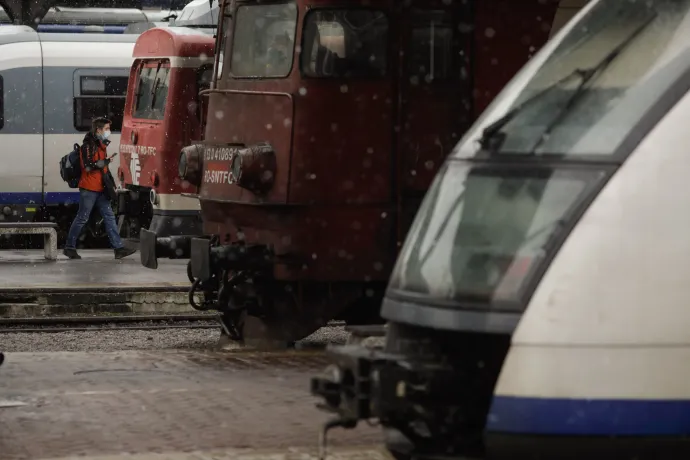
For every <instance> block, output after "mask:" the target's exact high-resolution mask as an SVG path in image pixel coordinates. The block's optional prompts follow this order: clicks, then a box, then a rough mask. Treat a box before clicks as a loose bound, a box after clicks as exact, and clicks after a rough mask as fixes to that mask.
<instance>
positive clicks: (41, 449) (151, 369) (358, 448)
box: [0, 350, 388, 460]
mask: <svg viewBox="0 0 690 460" xmlns="http://www.w3.org/2000/svg"><path fill="white" fill-rule="evenodd" d="M327 363H328V360H327V358H326V356H325V355H324V354H323V353H322V352H317V351H301V352H300V351H283V352H274V353H256V352H247V351H237V352H234V353H227V352H224V353H221V352H215V351H203V350H199V351H196V350H194V351H171V350H156V351H120V352H66V353H65V352H54V353H7V354H6V361H5V363H4V364H3V366H2V368H0V452H1V453H2V454H1V455H0V458H2V459H3V460H24V459H46V460H47V459H53V460H57V459H67V458H80V459H94V460H96V459H98V460H125V459H128V460H154V459H155V460H162V459H169V460H187V459H196V460H201V459H211V458H214V459H237V460H264V459H265V460H269V459H270V460H283V459H284V460H293V459H294V460H297V459H300V460H310V459H312V458H313V459H316V452H317V447H318V446H317V439H318V432H319V429H320V426H321V425H322V423H323V422H325V421H326V420H327V419H328V417H329V416H328V415H327V414H324V413H323V412H321V411H319V410H318V409H317V408H316V403H317V402H318V401H317V400H316V398H314V397H313V396H311V395H310V393H309V376H310V375H313V374H314V373H316V372H319V371H321V370H323V368H324V367H325V365H326V364H327ZM381 441H382V439H381V434H380V429H379V428H376V427H370V426H368V425H366V424H362V426H360V427H358V428H357V429H356V430H338V429H335V430H332V432H331V433H330V434H329V453H332V455H329V457H330V459H333V460H335V459H340V460H355V459H357V460H364V459H367V460H379V459H381V460H383V459H386V458H388V457H387V456H386V454H384V453H383V451H382V450H380V449H379V446H380V445H381Z"/></svg>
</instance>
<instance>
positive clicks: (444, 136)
mask: <svg viewBox="0 0 690 460" xmlns="http://www.w3.org/2000/svg"><path fill="white" fill-rule="evenodd" d="M467 3H468V2H465V4H462V5H461V4H460V2H456V3H451V2H446V1H428V0H425V1H413V2H407V3H406V4H405V6H403V7H402V10H401V11H400V14H401V16H400V20H401V28H400V30H401V53H400V65H399V69H400V75H399V97H400V98H399V101H400V108H399V120H398V124H397V126H396V130H397V132H398V133H399V134H398V155H399V160H398V164H399V168H400V169H399V174H400V176H399V177H398V181H399V186H398V200H399V203H398V205H399V212H400V213H401V219H400V221H399V233H398V239H399V241H402V240H403V238H404V236H405V234H406V233H407V230H408V228H409V226H410V225H411V223H412V220H413V219H414V215H415V213H416V211H417V208H418V207H419V204H420V203H421V200H422V198H423V197H424V194H425V193H426V191H427V189H428V188H429V185H430V184H431V181H432V180H433V178H434V176H435V175H436V172H437V171H438V168H439V167H440V166H441V164H442V163H443V161H444V160H445V157H446V155H448V153H450V151H451V150H452V148H453V147H454V146H455V144H456V143H457V142H458V140H459V139H460V137H461V136H462V134H463V133H464V132H465V130H466V129H467V128H468V127H469V125H470V123H471V122H472V113H471V110H472V105H471V102H470V101H471V98H472V79H471V77H470V75H471V71H470V67H469V62H470V53H471V46H472V41H471V34H470V33H466V32H465V33H463V31H462V28H461V27H459V26H460V25H461V24H463V22H465V23H471V11H470V7H469V6H467Z"/></svg>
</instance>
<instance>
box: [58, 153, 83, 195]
mask: <svg viewBox="0 0 690 460" xmlns="http://www.w3.org/2000/svg"><path fill="white" fill-rule="evenodd" d="M80 156H81V147H80V146H79V144H74V147H73V150H72V151H71V152H70V153H68V154H67V155H65V156H64V157H62V159H61V160H60V177H62V180H64V181H65V182H67V185H69V188H77V187H79V179H80V178H81V161H80Z"/></svg>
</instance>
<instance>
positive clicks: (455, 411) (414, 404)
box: [313, 0, 690, 460]
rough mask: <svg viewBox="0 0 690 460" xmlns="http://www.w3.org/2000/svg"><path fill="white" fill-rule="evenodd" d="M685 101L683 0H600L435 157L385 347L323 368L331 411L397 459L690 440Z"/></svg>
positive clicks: (687, 71)
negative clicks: (381, 440) (376, 433)
mask: <svg viewBox="0 0 690 460" xmlns="http://www.w3.org/2000/svg"><path fill="white" fill-rule="evenodd" d="M688 120H690V0H644V1H640V0H615V1H610V0H591V1H590V2H589V4H588V5H587V6H585V7H584V8H583V9H582V10H581V11H580V12H579V13H578V14H577V16H576V17H575V18H574V19H573V20H572V21H570V22H569V23H568V24H567V25H566V26H565V27H564V28H563V29H562V30H561V31H560V32H559V33H558V34H557V35H556V36H554V37H553V38H552V40H551V41H550V42H549V43H548V44H547V45H545V46H544V47H543V48H542V49H541V50H540V51H539V53H537V54H536V55H535V57H534V58H533V59H532V60H531V61H530V62H529V63H528V64H527V65H526V66H525V67H524V68H523V69H522V70H521V71H520V72H519V73H518V74H517V75H516V76H515V77H514V78H513V79H512V81H511V82H510V84H509V85H507V86H506V88H505V89H504V90H503V91H502V92H501V94H500V95H499V96H498V97H497V98H496V99H495V100H494V101H493V103H492V104H491V106H490V107H489V108H487V110H486V111H485V112H484V114H483V115H482V117H481V118H480V119H479V120H478V121H477V122H476V123H475V125H474V126H473V128H472V129H470V130H469V131H468V132H467V134H466V135H465V136H464V138H463V139H462V140H461V141H460V143H459V144H458V146H457V147H456V149H455V150H454V151H453V152H452V153H451V154H450V156H449V158H448V159H447V161H446V163H445V165H444V166H443V168H442V169H441V171H440V172H439V175H438V176H437V178H436V180H435V182H434V184H433V186H432V187H431V189H430V190H429V192H428V194H427V196H426V198H425V200H424V204H423V205H422V207H421V208H420V211H419V213H418V215H417V218H416V220H415V223H414V225H413V227H412V228H411V230H410V231H409V233H408V236H407V240H406V242H405V245H404V247H403V249H402V250H401V253H400V257H399V259H398V263H397V266H396V268H395V270H394V271H393V274H392V276H391V280H390V284H389V287H388V291H387V293H386V298H385V300H384V303H383V306H382V311H381V313H382V316H383V317H384V318H386V319H387V320H388V321H389V330H388V337H387V343H386V349H385V350H384V352H375V353H371V352H369V351H365V350H362V349H360V348H356V347H355V348H352V347H349V348H348V347H346V348H342V349H340V350H339V351H336V352H335V353H334V354H335V356H336V357H337V359H338V362H337V363H336V365H335V366H334V367H333V368H332V369H331V370H330V371H329V374H328V376H327V377H326V378H323V379H315V380H314V381H313V385H314V386H313V388H314V392H315V393H317V394H320V395H322V396H325V398H326V400H327V402H328V403H329V407H330V408H331V409H332V410H334V411H336V412H338V413H339V414H340V415H341V419H340V420H339V421H338V422H334V423H333V424H336V423H339V424H340V425H344V426H348V427H352V426H353V425H354V424H355V423H356V421H357V420H361V419H368V418H372V417H376V418H379V419H380V420H381V422H382V424H383V425H384V426H385V427H386V432H387V443H388V447H389V449H390V450H391V451H392V452H393V453H394V454H395V456H396V457H397V458H400V459H409V458H419V459H423V458H446V459H451V458H455V459H461V458H463V459H466V458H481V459H501V460H502V459H506V460H514V459H544V460H561V459H588V460H589V459H602V460H603V459H605V460H614V459H616V460H618V459H626V460H632V459H637V460H648V459H649V460H651V459H662V458H663V459H687V458H690V382H689V378H688V376H689V375H690V373H689V372H687V370H686V367H687V366H689V362H690V360H689V359H688V358H690V309H689V308H688V303H690V282H689V281H690V276H689V275H690V268H689V265H688V257H686V256H688V255H690V237H688V229H690V193H688V191H687V190H686V188H687V187H688V184H689V181H688V174H689V172H690V150H689V149H690V130H689V129H688ZM686 249H687V252H686ZM686 319H687V322H686ZM689 369H690V368H689Z"/></svg>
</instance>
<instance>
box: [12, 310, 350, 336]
mask: <svg viewBox="0 0 690 460" xmlns="http://www.w3.org/2000/svg"><path fill="white" fill-rule="evenodd" d="M343 325H344V322H342V321H331V322H330V323H328V326H343ZM220 327H221V325H220V322H219V320H218V315H214V314H196V315H130V316H119V315H118V316H102V315H101V316H45V317H43V316H42V317H22V318H0V334H2V333H17V332H23V333H28V332H33V333H50V332H82V331H112V330H117V331H123V330H125V331H127V330H129V331H150V330H161V329H218V328H220Z"/></svg>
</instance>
